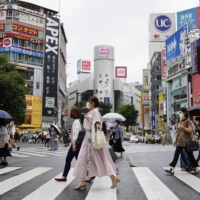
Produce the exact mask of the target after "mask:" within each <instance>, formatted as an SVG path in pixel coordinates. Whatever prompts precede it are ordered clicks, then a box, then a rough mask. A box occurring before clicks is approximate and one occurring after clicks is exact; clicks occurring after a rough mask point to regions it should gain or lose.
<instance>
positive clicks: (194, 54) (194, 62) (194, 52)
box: [191, 41, 197, 73]
mask: <svg viewBox="0 0 200 200" xmlns="http://www.w3.org/2000/svg"><path fill="white" fill-rule="evenodd" d="M191 49H192V51H191V54H192V59H191V60H192V72H193V73H196V72H197V43H196V41H195V42H194V43H193V44H192V45H191Z"/></svg>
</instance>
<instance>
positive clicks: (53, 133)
mask: <svg viewBox="0 0 200 200" xmlns="http://www.w3.org/2000/svg"><path fill="white" fill-rule="evenodd" d="M56 133H57V132H56V130H55V128H54V127H53V126H51V140H50V149H49V150H50V151H57V150H58V136H57V134H56Z"/></svg>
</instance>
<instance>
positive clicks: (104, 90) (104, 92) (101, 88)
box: [98, 74, 110, 103]
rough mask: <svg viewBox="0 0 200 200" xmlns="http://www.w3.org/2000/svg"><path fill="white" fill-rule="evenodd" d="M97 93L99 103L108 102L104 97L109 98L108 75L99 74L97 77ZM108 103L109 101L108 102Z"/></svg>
mask: <svg viewBox="0 0 200 200" xmlns="http://www.w3.org/2000/svg"><path fill="white" fill-rule="evenodd" d="M98 77H99V78H98V93H99V101H100V102H105V103H107V102H108V99H107V98H105V97H110V94H109V84H110V80H109V75H108V74H99V76H98ZM109 101H110V100H109Z"/></svg>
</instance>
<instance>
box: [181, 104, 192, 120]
mask: <svg viewBox="0 0 200 200" xmlns="http://www.w3.org/2000/svg"><path fill="white" fill-rule="evenodd" d="M179 110H180V111H182V112H183V114H184V117H185V120H186V119H188V118H189V117H190V114H189V112H188V109H187V108H185V107H182V108H180V109H179Z"/></svg>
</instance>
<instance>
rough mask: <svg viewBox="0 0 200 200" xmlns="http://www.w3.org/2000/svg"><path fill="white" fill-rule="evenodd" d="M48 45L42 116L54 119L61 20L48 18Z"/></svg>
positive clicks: (46, 49)
mask: <svg viewBox="0 0 200 200" xmlns="http://www.w3.org/2000/svg"><path fill="white" fill-rule="evenodd" d="M45 38H46V45H45V59H44V70H43V71H44V72H43V73H44V74H43V100H42V104H43V105H42V116H46V117H52V116H53V114H54V107H57V92H58V54H59V19H58V18H54V17H52V16H48V17H47V20H46V37H45Z"/></svg>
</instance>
